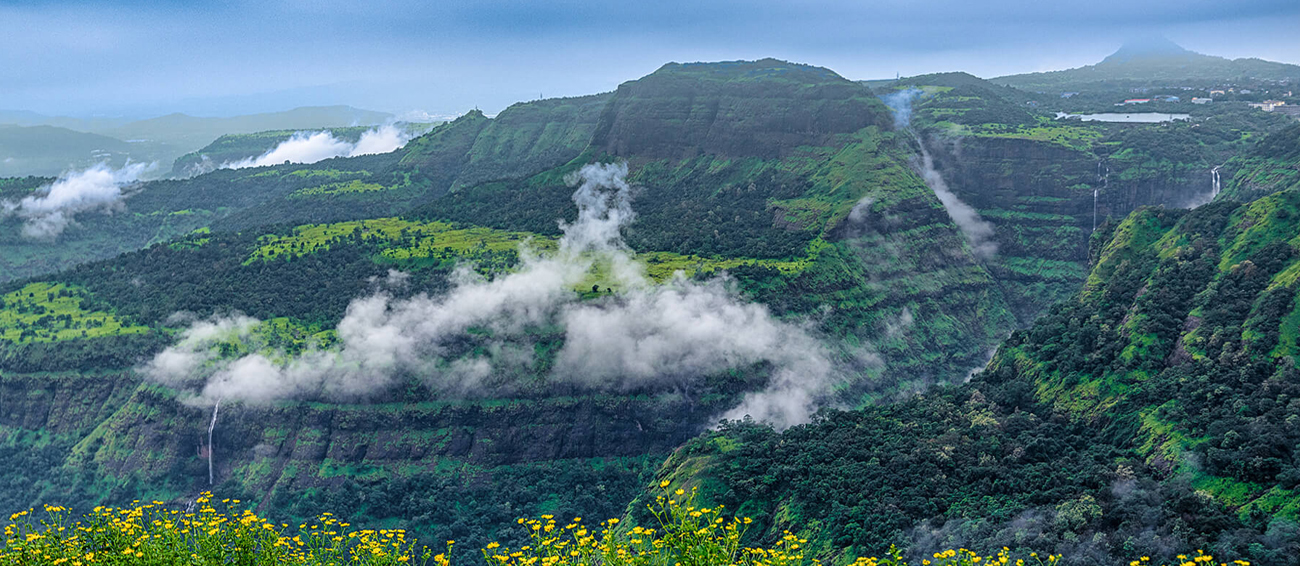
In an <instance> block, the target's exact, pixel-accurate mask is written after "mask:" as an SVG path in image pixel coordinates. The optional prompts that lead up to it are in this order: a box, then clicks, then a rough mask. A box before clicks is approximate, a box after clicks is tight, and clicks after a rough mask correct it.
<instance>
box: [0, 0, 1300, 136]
mask: <svg viewBox="0 0 1300 566" xmlns="http://www.w3.org/2000/svg"><path fill="white" fill-rule="evenodd" d="M0 19H3V21H5V22H7V23H9V24H10V26H9V28H10V30H9V33H7V34H6V35H5V36H4V37H0V79H2V80H0V109H2V110H18V111H31V112H37V113H41V114H46V115H62V116H73V117H92V116H112V117H127V118H147V117H153V116H161V115H166V114H170V113H176V112H180V113H186V114H191V115H196V116H230V115H236V114H249V113H259V112H269V111H277V110H287V109H289V108H294V107H299V106H325V105H349V106H354V107H357V108H364V109H369V110H379V111H385V112H391V113H395V114H400V113H403V112H410V111H423V112H428V113H431V114H433V115H439V116H453V115H457V114H461V113H464V112H465V111H468V110H471V109H474V108H479V109H481V110H483V111H484V112H487V113H489V114H493V113H496V112H499V111H500V110H502V109H504V108H505V107H507V106H509V105H510V104H513V103H516V102H522V101H527V100H533V99H536V98H539V97H545V98H553V97H560V96H577V95H584V94H593V93H598V92H606V91H610V90H613V89H614V88H616V87H617V86H618V84H620V83H622V82H624V81H627V80H632V79H636V78H638V77H641V76H644V75H646V74H648V73H650V72H652V71H654V70H655V69H657V68H659V67H660V66H662V65H663V64H665V63H667V62H671V61H676V62H693V61H721V60H739V59H745V60H753V59H761V58H765V57H774V58H778V59H784V60H788V61H793V62H799V63H807V64H811V65H817V66H821V67H826V68H829V69H831V70H834V71H835V72H837V73H839V74H841V75H843V76H845V77H848V78H851V79H880V78H892V77H893V76H895V75H903V76H910V75H918V74H925V73H933V72H944V71H965V72H969V73H971V74H974V75H977V76H981V77H986V78H988V77H995V76H1002V75H1008V74H1016V73H1025V72H1035V71H1047V70H1060V69H1067V68H1073V67H1079V66H1083V65H1090V64H1094V63H1096V62H1098V61H1100V60H1101V59H1103V58H1104V57H1106V56H1107V55H1109V54H1111V53H1112V52H1114V51H1115V50H1116V49H1118V48H1119V47H1120V45H1121V44H1122V43H1123V42H1124V41H1125V40H1126V39H1128V38H1134V37H1145V36H1155V35H1163V36H1165V37H1168V38H1169V39H1170V40H1172V41H1174V42H1176V43H1178V44H1179V45H1182V46H1183V47H1185V48H1187V49H1190V50H1192V51H1196V52H1199V53H1204V54H1207V55H1216V56H1222V57H1227V58H1241V57H1258V58H1261V59H1267V60H1272V61H1279V62H1285V63H1300V42H1296V41H1295V40H1294V30H1295V29H1297V28H1300V4H1297V3H1295V2H1286V1H1281V0H1258V1H1251V2H1242V3H1236V4H1229V3H1216V2H1209V1H1192V2H1174V1H1158V2H1148V3H1143V4H1140V5H1128V4H1121V3H1119V2H1114V1H1103V2H1092V3H1088V4H1087V5H1083V6H1080V5H1075V4H1065V3H1057V4H1052V5H1047V6H1043V5H1038V4H1035V3H1032V2H1027V1H1022V0H1004V1H999V2H993V3H984V4H983V5H980V6H972V5H967V4H965V3H960V2H955V1H950V0H926V1H925V2H921V3H916V2H912V3H907V2H899V1H892V0H891V1H888V2H879V3H875V4H874V5H871V6H860V5H857V4H855V3H847V2H818V3H812V2H800V3H793V4H791V3H776V2H743V3H742V2H734V1H730V0H728V1H724V2H712V3H699V2H669V3H659V4H655V5H650V6H632V5H601V4H596V3H592V2H584V1H578V0H569V1H564V2H548V3H539V4H531V5H516V4H515V3H510V2H499V1H489V2H448V3H441V4H438V5H436V6H426V5H424V4H422V3H418V2H406V1H394V2H385V3H382V4H371V5H366V6H365V7H358V6H355V5H352V4H349V3H343V2H332V1H327V2H310V3H308V2H273V3H254V2H243V1H232V2H199V3H181V2H167V3H162V4H160V5H155V4H151V3H144V2H136V1H129V0H114V1H111V2H103V3H95V4H73V5H65V4H63V3H56V2H46V1H41V0H36V1H22V2H16V3H4V4H0Z"/></svg>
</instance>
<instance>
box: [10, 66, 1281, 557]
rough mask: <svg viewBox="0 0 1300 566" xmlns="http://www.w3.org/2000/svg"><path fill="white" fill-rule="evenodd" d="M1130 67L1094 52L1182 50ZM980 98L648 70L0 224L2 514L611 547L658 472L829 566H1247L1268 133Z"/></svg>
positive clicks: (1271, 174) (1264, 521) (1272, 181)
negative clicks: (201, 516)
mask: <svg viewBox="0 0 1300 566" xmlns="http://www.w3.org/2000/svg"><path fill="white" fill-rule="evenodd" d="M1158 47H1159V46H1158ZM1155 51H1157V52H1159V53H1158V56H1157V55H1151V53H1152V50H1151V49H1143V50H1139V49H1136V48H1133V49H1127V50H1121V51H1120V52H1119V53H1117V54H1116V55H1115V56H1113V57H1112V58H1110V59H1108V60H1107V62H1103V63H1101V64H1098V65H1096V66H1095V68H1101V69H1102V70H1103V71H1105V70H1106V69H1112V68H1114V69H1128V68H1129V67H1128V65H1138V64H1142V65H1147V64H1151V65H1157V64H1158V65H1161V69H1164V70H1162V71H1160V72H1162V73H1163V72H1166V71H1167V72H1168V73H1174V72H1175V70H1173V69H1175V68H1182V66H1181V65H1182V63H1179V64H1178V65H1172V66H1171V65H1169V64H1167V63H1155V62H1151V61H1152V60H1160V61H1165V60H1168V59H1169V58H1171V57H1172V58H1174V59H1179V60H1186V61H1190V63H1188V64H1189V65H1200V64H1201V63H1206V64H1207V65H1208V64H1210V63H1213V64H1215V65H1218V64H1219V63H1214V62H1213V61H1210V62H1206V61H1205V60H1202V59H1200V57H1204V56H1199V55H1186V54H1183V53H1181V52H1178V51H1175V50H1173V49H1172V48H1168V46H1164V47H1159V49H1156V50H1155ZM1216 61H1217V60H1216ZM1225 61H1226V60H1225ZM1233 64H1235V62H1233ZM1085 69H1090V68H1085ZM1077 71H1079V73H1076V74H1074V75H1070V76H1071V77H1075V76H1083V77H1087V76H1091V75H1089V74H1090V73H1092V74H1095V72H1094V71H1086V72H1085V71H1084V70H1077ZM1072 72H1073V71H1064V72H1063V73H1072ZM1126 72H1128V71H1123V72H1120V71H1116V74H1115V75H1114V76H1116V77H1122V76H1124V73H1126ZM1198 72H1199V71H1198ZM1216 72H1217V71H1216ZM1225 72H1235V71H1225ZM1157 74H1158V73H1157ZM1170 76H1173V75H1170ZM1003 79H1010V77H1004V78H1003ZM1026 80H1029V79H1026ZM1033 80H1040V79H1033ZM1042 80H1043V81H1046V82H1043V83H1041V84H1049V83H1050V85H1052V86H1051V88H1053V89H1055V88H1057V87H1058V86H1060V88H1067V87H1066V86H1062V85H1067V82H1062V81H1056V82H1053V81H1055V79H1052V81H1048V80H1047V79H1042ZM1069 80H1071V81H1074V80H1085V79H1074V78H1071V79H1069ZM1107 80H1109V79H1107ZM1125 80H1127V79H1125ZM1157 80H1159V81H1163V80H1164V79H1163V78H1160V79H1157ZM1214 80H1219V79H1214ZM1267 80H1273V79H1267ZM1014 82H1015V81H1004V80H995V81H986V80H983V79H980V78H977V77H974V76H971V75H968V74H964V73H943V74H935V75H925V76H918V77H909V78H901V79H898V80H895V81H889V82H886V83H872V85H873V86H868V85H866V84H863V83H860V82H856V81H852V80H849V79H846V78H844V77H842V76H840V75H838V74H836V73H835V72H833V71H831V70H828V69H825V68H820V67H815V66H811V65H803V64H796V63H789V62H785V61H780V60H775V59H763V60H758V61H732V62H719V63H690V64H678V63H670V64H666V65H664V66H663V67H661V68H660V69H658V70H657V71H655V72H654V73H651V74H650V75H647V76H645V77H641V78H639V79H636V80H631V81H628V82H625V83H623V84H621V85H619V87H618V88H617V89H616V90H615V91H613V92H610V93H602V94H594V95H590V96H584V97H576V98H565V99H549V100H539V101H533V102H527V103H520V104H516V105H514V106H511V107H510V108H507V109H506V110H503V111H502V112H501V113H500V114H498V115H496V116H494V117H488V116H485V115H483V114H482V113H481V112H471V113H468V114H466V115H464V116H461V117H459V118H457V119H456V120H453V121H450V122H447V123H444V124H439V125H437V126H435V127H434V128H433V129H432V130H430V131H429V132H427V133H425V134H423V135H420V136H418V137H415V138H414V139H411V140H410V141H409V142H407V143H405V145H403V146H402V147H401V148H400V149H398V150H396V151H393V152H390V153H380V154H373V155H360V156H355V157H334V158H330V159H324V160H321V161H318V162H315V163H278V162H277V163H278V164H275V165H266V166H250V167H247V168H242V169H221V170H216V171H213V172H210V173H205V174H200V175H196V176H193V177H189V178H184V179H167V180H155V181H148V182H133V183H123V184H121V186H119V187H118V189H119V191H120V198H117V199H116V200H113V201H110V202H108V203H107V204H104V205H103V206H96V207H83V208H76V209H73V208H67V209H65V210H62V211H63V212H66V214H67V215H68V216H67V219H69V220H70V221H69V222H68V223H66V225H63V226H61V227H60V228H61V232H59V233H57V234H55V235H54V236H53V237H42V238H35V239H34V238H33V237H32V233H33V232H34V229H33V227H34V226H36V227H41V226H48V225H49V224H50V223H51V222H52V219H51V216H52V213H49V212H48V211H46V210H45V209H41V208H38V207H36V206H35V205H33V206H32V208H30V209H26V208H24V209H19V208H17V206H18V205H16V204H15V205H14V209H13V210H14V211H15V212H14V213H11V214H9V215H8V216H4V217H0V269H3V271H2V272H0V274H2V275H0V481H3V482H4V485H5V486H6V489H5V490H0V511H3V510H8V511H10V512H13V511H16V510H21V509H25V508H27V507H28V506H31V505H34V504H38V503H46V502H49V503H62V504H70V505H73V506H76V507H92V506H94V505H99V504H105V503H117V502H127V501H131V500H134V499H140V500H160V501H165V502H168V503H169V504H176V505H183V504H184V503H185V502H187V501H189V500H191V499H192V498H193V496H194V494H195V493H198V492H199V491H201V490H207V489H212V490H214V491H215V492H216V493H218V494H219V496H220V497H230V498H238V499H241V500H244V501H249V502H252V504H253V505H255V506H256V507H257V508H258V510H259V512H261V513H263V514H267V515H269V516H272V517H278V518H282V519H283V520H285V521H288V520H299V519H301V518H303V517H308V516H312V515H315V514H317V513H319V512H322V511H333V512H336V513H339V512H342V511H345V512H347V513H348V514H349V520H352V521H354V522H356V523H358V524H362V523H364V524H377V525H383V526H384V527H385V528H403V529H409V530H411V531H412V532H413V533H415V534H416V535H418V536H420V537H421V539H422V540H428V541H441V540H449V539H455V540H457V541H460V543H459V544H460V547H459V548H458V552H461V554H458V555H457V556H458V559H462V560H471V559H473V556H474V555H475V554H474V553H475V552H476V550H477V549H478V548H481V547H482V545H484V544H486V543H487V542H489V541H493V540H501V541H505V542H508V543H520V542H521V541H523V540H524V537H525V534H524V533H521V532H517V531H516V530H515V528H516V525H515V519H516V518H518V517H520V516H532V515H540V514H543V513H548V514H566V515H580V516H584V517H602V518H603V517H622V518H625V519H627V520H628V521H629V522H641V523H644V522H645V521H648V520H650V518H648V517H646V516H645V515H644V513H643V511H642V510H643V509H644V506H643V505H641V503H644V502H645V501H646V500H647V498H649V497H652V495H651V494H652V493H654V492H653V491H651V490H650V489H649V488H648V487H647V486H659V485H660V482H663V481H667V482H668V483H669V484H670V485H672V486H673V487H674V488H676V487H683V488H690V487H698V488H699V489H700V494H701V497H703V498H704V499H705V500H707V503H708V504H709V505H714V504H725V505H726V506H727V509H729V510H734V511H735V512H737V513H740V514H743V515H746V516H750V517H752V518H753V519H754V521H755V527H754V528H753V529H751V530H750V531H749V533H748V534H747V535H746V536H747V537H748V538H747V540H748V541H752V542H756V543H757V542H764V543H768V542H771V541H773V540H777V539H779V538H780V537H782V536H783V533H784V531H786V530H790V531H792V532H796V533H798V536H799V537H801V538H804V539H806V540H807V541H808V542H807V545H808V546H809V548H810V549H811V550H812V552H814V553H815V555H816V556H818V557H819V558H821V559H823V561H824V562H834V563H837V564H838V563H849V562H852V560H853V559H854V558H855V557H857V556H868V555H881V554H883V553H885V552H886V551H887V550H888V549H889V547H890V546H891V545H898V546H899V547H900V548H901V549H902V550H903V552H905V553H907V555H908V556H909V557H912V558H917V559H920V558H924V557H925V556H928V554H929V553H932V552H934V551H936V550H939V549H943V548H950V547H954V546H977V545H982V546H990V547H992V546H997V547H1001V546H1008V547H1012V548H1014V549H1017V550H1023V551H1026V552H1028V551H1037V552H1043V553H1046V552H1056V553H1063V554H1064V555H1065V556H1066V558H1065V559H1066V561H1067V562H1070V563H1078V564H1091V563H1098V562H1103V563H1113V562H1117V561H1120V560H1124V561H1127V560H1134V559H1136V557H1140V556H1144V555H1145V556H1150V557H1154V558H1155V559H1157V560H1172V559H1173V558H1174V557H1175V556H1177V554H1179V553H1186V552H1189V550H1188V549H1197V548H1206V549H1207V550H1210V549H1212V550H1213V551H1214V554H1215V555H1216V556H1234V557H1236V556H1240V557H1243V558H1248V559H1249V560H1251V561H1252V562H1254V563H1257V564H1286V563H1289V561H1290V560H1291V558H1292V557H1294V556H1295V553H1296V552H1297V551H1300V536H1298V535H1297V531H1296V529H1295V527H1294V525H1295V520H1296V519H1297V517H1296V513H1297V511H1296V510H1297V509H1300V498H1297V497H1296V496H1295V494H1294V492H1293V490H1294V489H1295V488H1296V486H1297V484H1298V483H1300V474H1298V472H1297V470H1298V469H1300V468H1297V466H1298V464H1297V463H1296V462H1297V461H1296V454H1295V449H1296V446H1297V444H1296V442H1297V439H1296V438H1294V436H1295V430H1293V429H1294V428H1295V427H1293V426H1291V425H1292V424H1293V422H1292V421H1293V420H1294V419H1296V418H1300V417H1297V416H1296V415H1294V414H1293V413H1294V412H1295V411H1296V409H1295V406H1297V405H1296V403H1295V402H1293V401H1292V400H1291V397H1292V396H1294V395H1295V392H1294V391H1292V389H1293V388H1294V387H1295V383H1296V380H1297V377H1298V376H1297V374H1296V370H1295V368H1294V363H1295V355H1296V353H1297V346H1296V340H1297V336H1298V335H1300V331H1298V330H1297V322H1298V320H1297V315H1296V313H1297V312H1300V307H1297V298H1296V286H1295V279H1296V277H1295V275H1296V273H1297V265H1300V253H1298V252H1297V251H1296V246H1297V245H1298V244H1297V243H1296V242H1297V241H1300V240H1297V238H1300V235H1297V232H1296V226H1297V224H1296V223H1295V222H1294V219H1295V218H1296V216H1295V215H1296V214H1300V208H1297V207H1300V197H1297V193H1296V191H1297V190H1300V188H1297V187H1296V186H1295V185H1296V183H1295V182H1296V179H1298V178H1300V151H1297V147H1300V146H1297V144H1300V126H1297V125H1295V122H1294V120H1292V119H1291V118H1289V117H1286V116H1283V115H1280V114H1278V113H1267V112H1262V111H1259V110H1256V109H1253V108H1249V107H1247V106H1246V105H1245V104H1244V103H1230V102H1227V101H1224V102H1221V103H1220V102H1216V103H1214V104H1209V105H1198V106H1195V107H1191V106H1190V105H1186V107H1187V108H1190V109H1189V110H1187V113H1188V119H1187V120H1178V121H1168V122H1160V123H1152V124H1125V123H1106V122H1084V121H1080V120H1069V119H1057V118H1056V117H1055V115H1054V111H1055V109H1054V108H1051V107H1048V105H1047V99H1045V98H1044V97H1043V96H1041V94H1039V93H1036V92H1030V91H1026V90H1022V89H1020V88H1016V87H1015V85H1014V84H1012V83H1014ZM1103 82H1104V81H1103ZM999 83H1006V84H1012V86H1010V87H1009V86H1006V84H999ZM1021 84H1038V83H1021ZM1106 84H1107V85H1108V86H1104V87H1101V86H1099V87H1097V88H1098V92H1099V93H1100V94H1098V95H1097V96H1098V97H1112V98H1113V97H1121V99H1122V97H1125V96H1128V95H1129V90H1128V88H1129V87H1128V86H1116V85H1114V84H1110V83H1106ZM1072 85H1073V83H1069V86H1068V87H1069V88H1074V86H1072ZM1029 88H1033V87H1029ZM1107 89H1109V90H1107ZM1062 101H1064V102H1062ZM1031 103H1033V104H1031ZM1055 103H1056V104H1070V103H1071V102H1069V100H1068V99H1061V100H1058V101H1055ZM318 126H319V125H318ZM297 127H298V126H286V128H288V129H287V130H282V131H277V132H270V133H265V134H260V135H229V136H226V137H223V138H221V139H219V140H217V141H215V142H214V143H212V144H210V145H208V146H207V147H203V148H201V149H198V148H196V151H195V154H194V156H187V157H185V158H182V160H181V161H178V162H177V165H178V166H181V165H184V164H186V163H189V161H185V160H186V159H188V160H190V161H192V160H194V159H201V158H202V156H203V155H208V156H209V157H208V158H209V159H210V160H220V161H226V160H235V159H237V158H241V159H242V158H248V157H256V156H257V155H259V154H262V153H265V152H266V151H267V149H268V148H269V147H271V146H273V145H276V144H281V143H284V142H285V141H286V140H287V138H289V137H291V136H292V131H291V130H293V129H295V128H297ZM2 132H3V130H0V133H2ZM337 133H338V135H339V136H341V137H342V136H347V135H352V134H356V135H360V133H359V132H355V131H353V132H350V133H349V132H348V131H344V130H339V131H338V132H337ZM348 139H351V138H348ZM349 143H351V142H349ZM51 182H52V179H42V178H17V179H5V180H0V202H8V203H24V202H33V203H35V202H45V201H43V200H42V199H46V198H47V197H48V195H46V194H45V193H44V191H46V190H47V188H48V187H49V186H50V183H51ZM20 210H21V211H24V212H19V211H20ZM60 218H63V217H60ZM682 321H686V322H682ZM687 331H690V332H699V333H698V334H690V335H688V336H689V338H690V339H687V340H682V339H680V336H682V335H685V334H684V333H685V332H687ZM710 331H711V332H710ZM624 339H625V340H624ZM620 340H622V341H620ZM388 344H403V345H405V347H404V348H403V349H401V350H398V351H390V350H389V349H388V348H387V347H386V345H388ZM388 354H391V356H392V357H383V355H388ZM611 368H612V369H611ZM249 376H255V378H252V379H249ZM745 414H748V415H750V418H745V416H744V415H745ZM722 417H727V418H728V419H729V420H728V421H727V422H724V423H722V424H719V419H720V418H722ZM461 548H463V549H465V550H460V549H461Z"/></svg>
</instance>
